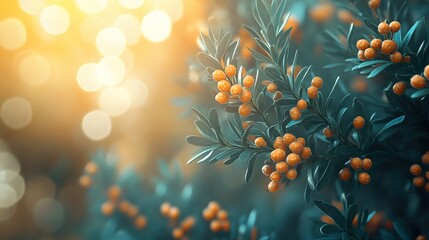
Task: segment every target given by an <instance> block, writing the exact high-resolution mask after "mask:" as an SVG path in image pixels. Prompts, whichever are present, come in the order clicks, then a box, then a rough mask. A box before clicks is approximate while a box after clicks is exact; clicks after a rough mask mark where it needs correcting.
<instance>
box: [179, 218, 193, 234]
mask: <svg viewBox="0 0 429 240" xmlns="http://www.w3.org/2000/svg"><path fill="white" fill-rule="evenodd" d="M194 225H195V218H194V217H187V218H185V220H183V221H182V224H180V226H181V228H182V229H183V231H185V232H188V231H189V230H191V229H192V228H193V227H194Z"/></svg>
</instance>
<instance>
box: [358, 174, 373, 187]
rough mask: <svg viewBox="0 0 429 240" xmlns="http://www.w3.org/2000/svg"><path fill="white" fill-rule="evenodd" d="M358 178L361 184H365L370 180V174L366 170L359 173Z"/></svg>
mask: <svg viewBox="0 0 429 240" xmlns="http://www.w3.org/2000/svg"><path fill="white" fill-rule="evenodd" d="M358 180H359V182H360V183H361V184H362V185H367V184H369V183H370V182H371V176H370V175H369V174H368V173H366V172H362V173H359V175H358Z"/></svg>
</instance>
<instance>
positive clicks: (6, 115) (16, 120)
mask: <svg viewBox="0 0 429 240" xmlns="http://www.w3.org/2000/svg"><path fill="white" fill-rule="evenodd" d="M31 117H32V108H31V105H30V103H29V102H28V101H27V100H25V99H23V98H19V97H15V98H10V99H8V100H7V101H6V102H4V103H3V105H2V107H1V118H2V120H3V122H4V123H5V124H6V126H8V127H10V128H13V129H20V128H23V127H25V126H27V125H28V124H29V123H30V122H31Z"/></svg>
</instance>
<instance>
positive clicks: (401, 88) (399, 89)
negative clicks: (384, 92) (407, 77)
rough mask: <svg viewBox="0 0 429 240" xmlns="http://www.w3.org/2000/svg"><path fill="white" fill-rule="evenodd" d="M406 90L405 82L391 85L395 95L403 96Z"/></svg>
mask: <svg viewBox="0 0 429 240" xmlns="http://www.w3.org/2000/svg"><path fill="white" fill-rule="evenodd" d="M406 88H407V85H406V84H405V82H397V83H395V85H393V88H392V89H393V92H394V93H395V94H396V95H399V96H401V95H402V94H404V92H405V89H406Z"/></svg>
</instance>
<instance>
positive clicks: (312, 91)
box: [307, 77, 323, 99]
mask: <svg viewBox="0 0 429 240" xmlns="http://www.w3.org/2000/svg"><path fill="white" fill-rule="evenodd" d="M322 86H323V79H322V78H321V77H314V78H313V79H312V80H311V86H310V87H308V88H307V95H308V97H309V98H311V99H316V98H317V96H318V95H319V89H320V88H322Z"/></svg>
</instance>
